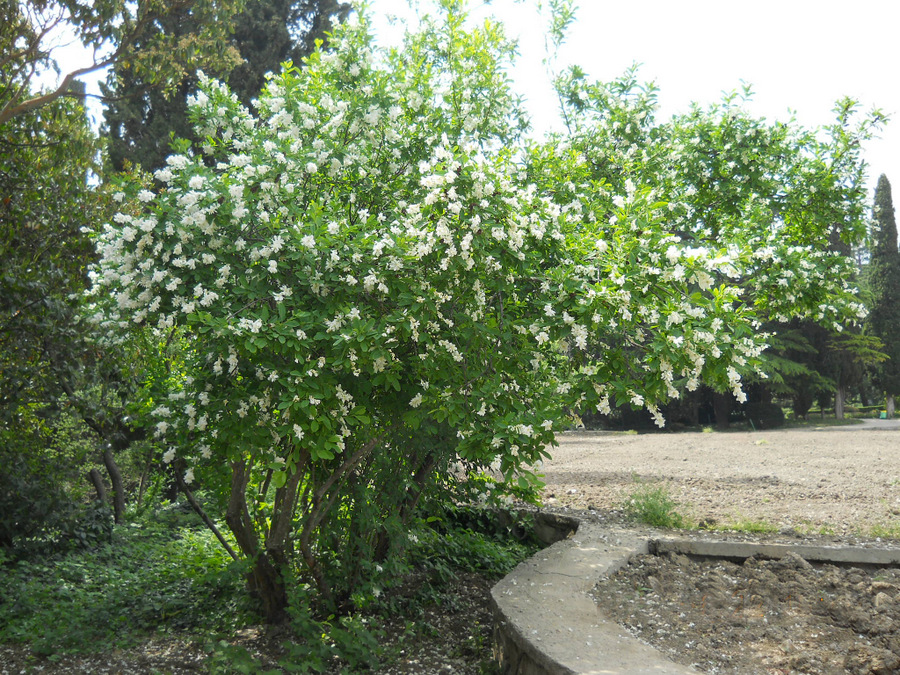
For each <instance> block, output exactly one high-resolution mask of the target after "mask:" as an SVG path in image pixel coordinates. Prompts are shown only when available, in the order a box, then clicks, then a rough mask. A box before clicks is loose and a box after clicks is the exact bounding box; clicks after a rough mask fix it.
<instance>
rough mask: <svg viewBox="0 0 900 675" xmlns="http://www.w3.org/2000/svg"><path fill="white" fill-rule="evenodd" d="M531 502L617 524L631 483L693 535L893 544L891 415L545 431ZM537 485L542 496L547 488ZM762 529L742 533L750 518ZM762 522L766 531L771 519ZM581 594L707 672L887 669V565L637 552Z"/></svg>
mask: <svg viewBox="0 0 900 675" xmlns="http://www.w3.org/2000/svg"><path fill="white" fill-rule="evenodd" d="M559 440H560V447H559V448H557V449H556V450H555V451H554V456H553V459H552V461H549V462H547V463H546V464H545V468H544V469H545V470H544V472H545V476H546V481H547V489H546V501H547V502H549V503H551V504H553V505H554V506H556V507H558V508H562V509H578V510H582V509H591V510H593V511H594V514H595V517H596V519H597V520H599V521H601V522H603V521H606V522H609V524H610V526H620V525H621V524H622V523H623V522H625V521H624V520H623V519H622V514H621V511H619V507H620V506H621V505H622V504H623V502H625V501H626V500H627V499H628V497H629V496H630V495H631V494H632V493H633V492H635V490H636V489H638V488H640V486H641V484H644V485H647V484H650V485H653V486H664V487H665V488H666V490H667V491H668V493H669V495H670V496H671V497H672V498H673V499H674V500H676V501H677V502H679V506H678V511H679V512H680V513H682V514H683V515H685V516H686V517H688V518H689V519H690V520H692V521H693V522H694V523H705V524H706V526H707V527H711V528H723V527H726V526H729V525H733V526H737V527H738V528H741V533H740V534H737V535H734V534H731V535H725V534H723V533H720V532H714V533H711V532H709V531H704V532H697V533H696V534H697V536H707V537H709V536H712V537H717V536H730V537H734V536H738V537H742V538H752V537H758V538H763V539H765V540H767V541H782V542H794V543H808V542H809V541H810V540H814V541H816V542H818V543H840V544H844V545H848V544H853V545H862V546H872V545H876V544H890V545H894V546H896V545H898V542H897V541H894V540H892V541H888V540H881V539H879V538H878V537H876V536H875V535H877V534H884V533H886V532H890V531H891V530H893V532H894V536H897V534H896V533H897V532H900V517H898V514H900V429H898V425H897V424H896V423H893V422H880V421H868V422H867V423H866V424H865V425H860V426H848V427H829V428H823V429H810V430H781V431H766V432H733V433H684V434H652V435H650V434H648V435H627V434H611V433H592V432H577V433H571V434H566V435H563V436H561V437H560V439H559ZM551 495H552V496H551ZM763 523H764V524H767V525H769V526H770V527H771V529H775V530H777V531H775V532H771V533H768V534H764V535H754V534H748V533H747V529H749V528H750V527H751V526H754V525H760V524H763ZM772 526H774V527H772ZM594 595H595V597H596V599H597V601H598V603H600V604H601V606H602V607H603V609H604V611H605V612H607V613H610V614H612V616H613V617H614V618H615V619H616V620H618V621H619V622H620V623H621V624H623V625H624V626H626V627H627V628H628V629H629V630H630V631H631V632H632V633H634V634H635V635H636V636H638V637H639V638H640V639H642V640H644V641H646V642H649V643H651V644H653V645H654V646H656V647H657V648H659V649H661V650H662V651H664V652H666V653H667V654H668V655H669V656H670V657H671V658H674V659H675V660H678V661H681V662H683V663H687V664H691V665H694V666H695V667H696V668H698V669H699V670H702V671H705V672H711V673H733V674H739V673H740V674H742V675H744V674H756V673H766V674H769V673H773V674H774V673H781V674H787V673H809V674H815V675H824V674H827V675H837V674H839V673H854V674H856V673H860V674H868V673H876V674H879V675H882V674H888V673H900V570H898V569H891V568H889V569H859V568H847V567H836V566H832V565H811V564H809V563H808V562H806V561H804V560H802V559H801V558H797V557H791V558H787V559H784V560H782V561H768V560H756V559H750V560H748V561H747V562H745V563H744V564H735V563H730V562H725V561H715V560H713V561H709V560H707V561H698V560H690V559H688V558H686V557H684V556H678V555H674V556H664V557H655V556H644V557H640V558H638V559H637V560H636V561H634V562H633V563H632V564H631V565H629V566H628V567H626V568H625V569H623V570H622V571H620V572H618V573H617V574H615V575H613V576H612V577H610V578H609V579H605V580H603V581H601V583H599V584H598V585H597V587H596V588H595V591H594Z"/></svg>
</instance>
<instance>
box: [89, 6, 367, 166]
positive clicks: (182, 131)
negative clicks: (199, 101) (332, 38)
mask: <svg viewBox="0 0 900 675" xmlns="http://www.w3.org/2000/svg"><path fill="white" fill-rule="evenodd" d="M349 11H350V6H349V5H347V4H344V3H342V2H341V0H249V1H248V2H247V4H246V6H245V8H244V11H243V13H242V14H240V15H239V16H237V17H236V18H235V21H234V32H233V34H232V36H231V39H230V42H231V46H232V47H233V48H234V50H235V51H236V52H237V53H238V54H239V55H240V59H241V60H240V63H238V64H237V65H236V66H233V64H231V63H228V62H223V64H222V67H221V68H220V69H218V70H217V71H207V73H206V74H207V75H210V76H213V77H217V78H220V79H225V80H227V82H228V84H229V86H230V87H231V89H232V91H233V92H234V93H235V94H236V95H237V97H238V98H239V99H240V100H241V102H242V103H243V104H244V105H249V104H250V102H251V101H252V100H253V99H254V98H256V96H257V95H258V94H259V92H260V91H261V90H262V88H263V85H264V84H265V75H266V73H268V72H278V71H279V70H280V69H281V64H282V63H284V62H285V61H292V62H293V63H295V64H299V63H300V61H301V59H303V58H304V57H305V56H307V55H309V54H311V53H312V51H313V49H314V48H315V42H316V40H324V39H325V38H326V36H327V33H328V32H329V31H330V30H331V27H332V22H333V21H339V20H341V19H343V18H345V17H346V15H347V14H348V12H349ZM196 21H197V19H196V17H194V16H193V14H191V13H190V12H189V11H185V12H182V13H172V14H169V15H167V16H166V17H164V19H163V20H160V21H158V22H156V23H155V24H154V25H153V26H150V27H148V30H147V31H146V32H145V33H144V34H143V35H142V36H140V37H139V38H138V43H139V44H140V43H141V42H143V41H147V42H152V41H155V40H158V36H159V33H160V32H161V33H164V34H166V35H168V36H170V38H171V39H172V40H175V41H177V40H179V39H180V38H181V36H183V35H190V34H192V33H194V32H196V31H197V26H196V25H195V24H196ZM232 66H233V68H232ZM196 88H197V80H196V77H195V76H194V75H193V74H188V75H187V76H186V77H185V78H184V79H183V80H182V81H181V83H180V84H179V86H178V88H177V89H176V90H175V92H174V93H167V92H164V91H162V90H160V89H159V88H157V87H153V86H150V84H149V83H148V82H147V81H146V78H143V77H142V76H140V74H136V73H134V72H132V71H131V70H129V69H128V68H127V67H125V66H118V67H116V68H115V69H114V70H113V71H111V73H110V76H109V79H108V82H107V84H106V85H105V86H104V88H103V89H104V91H103V93H104V95H105V96H106V97H107V98H108V99H109V101H110V102H109V104H108V106H107V109H106V111H105V113H104V116H105V120H106V123H105V133H106V135H107V137H108V138H109V144H108V153H109V164H110V166H111V168H113V169H114V170H116V171H121V170H123V169H124V168H125V166H126V163H131V164H140V165H141V167H142V168H144V169H145V170H148V171H153V170H155V169H158V168H160V167H162V166H163V165H164V164H165V159H166V157H167V156H168V155H169V154H170V149H169V144H170V142H171V139H172V138H189V139H192V140H198V139H196V138H194V135H193V131H192V129H191V124H190V122H189V121H188V118H187V106H186V104H185V100H186V96H187V95H188V94H189V93H190V92H192V91H194V90H195V89H196Z"/></svg>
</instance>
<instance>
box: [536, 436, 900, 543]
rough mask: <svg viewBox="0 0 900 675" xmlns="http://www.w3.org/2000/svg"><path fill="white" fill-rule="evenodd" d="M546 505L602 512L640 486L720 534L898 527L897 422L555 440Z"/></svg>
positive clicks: (548, 467) (850, 531)
mask: <svg viewBox="0 0 900 675" xmlns="http://www.w3.org/2000/svg"><path fill="white" fill-rule="evenodd" d="M557 440H558V442H559V447H557V448H552V449H551V452H552V455H553V458H552V459H551V460H548V461H546V462H545V463H544V466H543V473H544V476H545V481H546V484H547V486H546V489H545V493H544V497H545V504H547V506H555V507H569V508H575V509H588V508H596V509H600V510H607V509H612V508H615V507H617V506H619V505H621V504H622V502H623V501H625V500H626V499H627V497H628V496H629V495H630V494H631V493H632V492H634V491H635V490H636V489H637V487H638V483H639V482H643V483H653V484H654V485H656V484H662V485H665V486H666V487H667V489H668V491H669V494H670V496H671V497H672V498H673V499H674V500H676V501H677V502H678V503H679V505H680V506H679V512H680V513H682V514H683V515H686V516H688V517H689V518H691V519H692V520H694V521H695V522H703V521H712V522H713V523H715V524H717V525H726V524H729V523H741V522H747V521H765V522H767V523H769V524H771V525H774V526H776V527H778V528H779V529H795V530H797V531H799V532H804V533H823V534H825V533H828V534H835V535H853V534H864V533H868V532H871V528H872V527H873V526H882V527H890V526H894V525H896V526H898V527H900V420H865V421H864V422H863V423H862V424H858V425H852V426H840V427H819V428H810V429H802V430H800V429H789V430H776V431H758V432H743V431H741V432H712V433H703V432H684V433H656V434H628V433H619V432H591V431H579V432H568V433H564V434H560V436H559V437H558V439H557Z"/></svg>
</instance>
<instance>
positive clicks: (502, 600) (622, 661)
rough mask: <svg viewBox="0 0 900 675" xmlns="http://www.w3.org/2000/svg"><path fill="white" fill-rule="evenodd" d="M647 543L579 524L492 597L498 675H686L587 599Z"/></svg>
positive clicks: (514, 573)
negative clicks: (498, 663) (498, 667)
mask: <svg viewBox="0 0 900 675" xmlns="http://www.w3.org/2000/svg"><path fill="white" fill-rule="evenodd" d="M649 543H650V540H649V538H647V537H637V536H634V535H630V534H628V533H626V532H610V531H609V530H605V529H602V528H600V527H598V526H596V525H591V524H588V523H581V525H580V527H579V528H578V531H577V532H576V533H575V534H574V535H573V536H572V537H571V538H569V539H566V540H563V541H558V542H557V543H555V544H553V545H552V546H550V547H548V548H546V549H544V550H543V551H541V552H539V553H537V554H536V555H534V556H533V557H532V558H531V559H529V560H527V561H525V562H524V563H522V564H521V565H519V566H518V567H517V568H516V569H515V570H513V571H512V572H511V573H510V574H509V575H507V576H506V577H504V578H503V579H502V580H501V581H500V582H499V583H497V585H495V586H494V588H493V589H492V590H491V598H492V602H493V605H494V644H495V650H496V652H495V653H496V656H497V658H498V660H499V661H500V665H501V672H502V673H504V675H574V674H576V673H579V674H583V675H600V674H601V673H602V674H607V673H609V674H612V673H616V674H621V675H687V674H689V673H691V674H695V673H697V672H698V671H696V670H694V669H692V668H688V667H686V666H682V665H679V664H677V663H675V662H673V661H670V660H668V659H666V658H665V657H664V656H663V655H662V654H661V653H660V652H658V651H657V650H655V649H653V648H652V647H650V646H649V645H646V644H644V643H642V642H640V641H638V640H637V639H636V638H635V637H633V636H632V635H630V634H629V633H628V632H627V631H625V630H624V629H623V628H622V627H620V626H619V625H618V624H617V623H615V622H614V621H611V620H609V619H608V618H607V617H606V616H604V614H603V613H602V612H601V611H600V609H599V608H598V607H597V604H596V603H595V602H594V600H593V599H591V597H590V596H589V595H588V593H589V591H590V590H591V588H593V587H594V585H595V584H596V583H597V581H598V580H599V579H600V577H601V576H603V575H606V574H612V573H614V572H615V571H616V570H618V569H619V568H620V567H622V566H623V565H626V564H627V563H628V561H629V560H630V559H631V558H632V557H633V556H635V555H638V554H641V553H649V552H650V546H649Z"/></svg>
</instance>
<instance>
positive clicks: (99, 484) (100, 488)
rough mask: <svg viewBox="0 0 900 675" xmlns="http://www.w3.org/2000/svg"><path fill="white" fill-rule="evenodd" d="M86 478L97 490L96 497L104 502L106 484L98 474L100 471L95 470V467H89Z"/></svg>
mask: <svg viewBox="0 0 900 675" xmlns="http://www.w3.org/2000/svg"><path fill="white" fill-rule="evenodd" d="M88 480H90V481H91V485H93V486H94V490H96V491H97V499H99V500H100V501H101V502H102V503H103V504H106V503H107V502H106V486H105V485H104V484H103V478H102V477H101V476H100V472H99V471H97V469H91V470H90V471H89V472H88Z"/></svg>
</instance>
